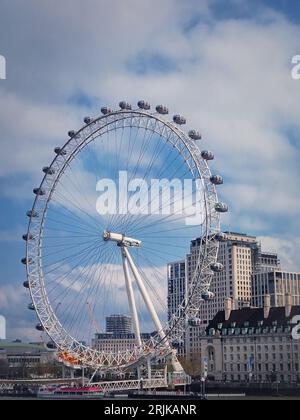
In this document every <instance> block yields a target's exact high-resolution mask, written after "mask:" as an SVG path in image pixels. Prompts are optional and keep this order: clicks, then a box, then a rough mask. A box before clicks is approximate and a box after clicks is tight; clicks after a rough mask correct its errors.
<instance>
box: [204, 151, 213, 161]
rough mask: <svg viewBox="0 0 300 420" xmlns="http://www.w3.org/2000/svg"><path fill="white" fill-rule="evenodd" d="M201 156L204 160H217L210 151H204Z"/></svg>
mask: <svg viewBox="0 0 300 420" xmlns="http://www.w3.org/2000/svg"><path fill="white" fill-rule="evenodd" d="M201 156H202V158H203V159H204V160H214V158H215V155H214V154H213V152H209V151H208V150H204V151H203V152H201Z"/></svg>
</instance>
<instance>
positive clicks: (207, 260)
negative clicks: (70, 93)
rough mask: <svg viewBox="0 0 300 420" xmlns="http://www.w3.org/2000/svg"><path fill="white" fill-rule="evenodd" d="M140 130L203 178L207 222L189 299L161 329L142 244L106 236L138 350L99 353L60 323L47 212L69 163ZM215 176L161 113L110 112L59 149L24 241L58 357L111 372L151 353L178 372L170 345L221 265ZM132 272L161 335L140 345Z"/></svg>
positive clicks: (38, 307)
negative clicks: (142, 264)
mask: <svg viewBox="0 0 300 420" xmlns="http://www.w3.org/2000/svg"><path fill="white" fill-rule="evenodd" d="M133 127H134V128H136V129H137V130H146V131H149V132H151V133H156V134H157V135H158V136H159V137H160V138H161V141H163V142H165V143H166V144H167V145H169V146H170V147H171V148H172V149H175V150H177V152H178V154H179V155H180V156H181V158H182V160H183V161H184V163H185V165H186V167H187V169H188V170H189V172H190V173H191V174H192V176H193V177H194V179H197V180H199V182H200V183H201V189H202V192H203V197H202V199H203V203H204V207H205V218H204V222H203V223H202V225H201V228H200V227H199V236H200V235H201V247H200V251H199V256H198V261H197V264H196V270H195V272H194V275H193V278H192V279H191V281H190V284H189V287H188V294H187V297H186V298H185V299H184V301H183V302H182V304H181V305H180V307H179V308H178V310H177V312H176V313H175V314H174V316H173V317H172V319H171V320H170V321H169V322H168V323H167V324H166V325H164V326H163V325H162V323H161V321H160V319H159V317H158V316H157V313H156V312H155V309H154V307H153V305H152V302H151V299H150V298H149V295H148V292H147V289H146V287H145V285H144V283H143V279H142V277H141V274H140V272H139V270H138V269H137V267H136V264H135V263H134V261H133V259H132V257H131V255H130V253H129V250H128V247H140V246H141V243H140V241H139V240H136V239H132V238H130V237H124V236H123V235H121V234H114V233H111V232H104V234H103V239H104V241H115V242H117V243H118V244H119V245H120V249H121V253H122V261H123V270H124V277H125V284H126V291H127V296H128V302H129V305H130V310H131V315H132V318H133V326H134V332H135V336H136V342H137V346H136V347H135V349H134V350H128V351H123V352H118V353H117V354H115V353H104V352H101V351H97V350H95V349H93V348H91V347H89V346H87V345H85V344H83V343H82V342H80V341H79V340H78V338H77V337H73V336H72V335H71V334H70V333H69V332H68V331H67V330H66V328H65V327H64V325H63V324H62V323H61V322H60V320H59V317H58V316H57V313H56V312H55V308H53V307H52V305H51V303H50V301H49V298H48V295H47V287H46V283H45V276H44V271H43V252H42V248H43V242H44V241H45V238H44V228H45V225H46V221H47V210H48V207H49V204H50V202H51V199H52V196H53V194H54V192H55V190H56V188H57V186H58V184H59V183H60V182H61V180H62V179H63V177H64V174H65V171H66V170H67V168H68V167H69V165H70V164H71V162H72V161H73V160H74V159H76V158H77V156H78V155H79V154H80V153H81V152H82V151H83V150H84V149H85V148H86V147H87V146H88V145H89V144H90V143H91V142H95V141H96V140H99V139H100V140H101V138H102V137H103V136H104V135H107V134H109V133H113V132H115V131H116V130H118V129H124V128H130V129H131V128H133ZM211 178H212V173H211V171H210V169H209V166H208V163H207V160H206V159H203V157H202V155H201V152H200V150H199V148H198V146H197V144H196V143H195V141H194V140H193V139H192V138H191V136H189V135H188V134H186V133H185V132H184V131H183V130H182V129H181V128H180V127H179V126H178V125H176V124H175V123H174V122H168V121H166V120H165V119H164V118H163V117H162V116H161V114H159V113H157V112H156V113H152V112H151V111H148V110H142V109H136V110H131V109H130V110H129V109H123V110H121V111H115V112H112V111H111V112H109V113H107V114H105V115H103V116H101V117H99V118H95V119H92V120H90V122H89V123H88V124H86V125H85V126H84V127H83V128H81V129H80V130H78V131H77V132H75V133H72V135H71V138H70V139H69V140H68V141H67V143H66V144H65V145H64V146H63V147H62V148H61V149H60V150H58V151H57V155H56V157H55V158H54V159H53V161H52V163H51V165H50V166H49V168H48V169H47V171H46V172H45V176H44V178H43V180H42V182H41V185H40V187H39V191H38V193H37V195H36V198H35V200H34V204H33V207H32V210H31V211H30V212H29V213H28V215H29V224H28V231H27V237H26V239H27V240H26V270H27V280H28V284H29V289H30V294H31V299H32V304H33V307H34V309H35V311H36V313H37V316H38V318H39V321H40V325H41V327H42V329H43V330H44V331H45V332H46V333H47V335H48V336H49V337H50V338H51V340H52V341H53V343H55V345H56V346H57V349H58V350H59V352H60V354H67V355H68V356H69V357H70V358H71V359H72V363H71V364H72V365H78V366H87V367H91V368H93V369H95V370H101V369H104V370H109V369H110V368H111V369H115V368H116V367H124V368H125V367H128V366H130V365H133V364H135V363H137V361H138V360H140V359H143V358H144V357H145V356H146V357H147V356H148V355H149V354H150V355H153V357H155V356H159V357H171V359H172V360H173V361H174V360H175V365H176V366H175V367H176V369H177V370H180V365H179V364H178V363H177V362H176V351H175V350H173V349H172V343H173V342H174V341H176V339H180V338H181V337H182V336H183V333H184V331H185V330H186V326H187V319H190V318H195V317H196V316H197V314H198V312H199V307H200V305H201V303H202V298H201V296H203V293H206V292H208V291H209V288H210V283H211V280H212V276H213V273H212V271H211V266H212V265H213V264H215V263H216V261H217V253H218V241H217V240H216V236H217V235H218V234H220V214H219V212H218V211H217V209H216V206H217V204H218V202H219V200H218V197H217V192H216V186H215V185H214V183H212V182H211ZM129 268H130V269H131V272H132V274H133V277H134V278H135V280H136V283H137V285H138V288H139V291H140V293H141V295H142V297H143V300H144V303H145V306H146V307H147V309H148V311H149V312H150V314H151V317H152V319H153V321H154V324H155V326H156V329H157V334H156V335H155V336H153V337H152V338H151V339H150V341H149V342H142V340H141V338H140V337H141V332H140V327H139V322H138V316H137V310H136V305H135V299H134V294H133V290H132V283H131V276H130V272H129Z"/></svg>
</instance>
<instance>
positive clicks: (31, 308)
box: [27, 303, 35, 311]
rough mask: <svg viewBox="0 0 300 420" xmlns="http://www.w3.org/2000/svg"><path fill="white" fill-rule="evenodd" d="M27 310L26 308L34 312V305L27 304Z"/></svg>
mask: <svg viewBox="0 0 300 420" xmlns="http://www.w3.org/2000/svg"><path fill="white" fill-rule="evenodd" d="M27 308H28V309H29V310H30V311H35V306H34V304H33V303H29V305H28V306H27Z"/></svg>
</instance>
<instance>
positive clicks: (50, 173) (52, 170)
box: [43, 166, 55, 175]
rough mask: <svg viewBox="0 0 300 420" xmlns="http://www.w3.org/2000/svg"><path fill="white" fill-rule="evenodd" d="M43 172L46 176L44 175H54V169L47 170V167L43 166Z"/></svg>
mask: <svg viewBox="0 0 300 420" xmlns="http://www.w3.org/2000/svg"><path fill="white" fill-rule="evenodd" d="M43 172H44V174H46V175H55V169H53V168H49V166H45V167H44V168H43Z"/></svg>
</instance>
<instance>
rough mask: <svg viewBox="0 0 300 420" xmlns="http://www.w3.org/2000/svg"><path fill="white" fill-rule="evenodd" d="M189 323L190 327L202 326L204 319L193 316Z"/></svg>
mask: <svg viewBox="0 0 300 420" xmlns="http://www.w3.org/2000/svg"><path fill="white" fill-rule="evenodd" d="M188 324H189V326H190V327H201V325H202V321H201V319H200V318H192V319H189V320H188Z"/></svg>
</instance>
